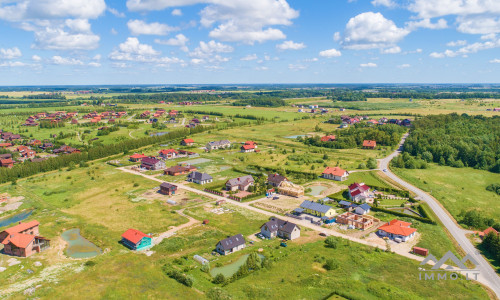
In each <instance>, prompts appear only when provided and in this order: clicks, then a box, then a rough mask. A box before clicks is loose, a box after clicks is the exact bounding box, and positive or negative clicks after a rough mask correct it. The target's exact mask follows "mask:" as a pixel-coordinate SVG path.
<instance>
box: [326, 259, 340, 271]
mask: <svg viewBox="0 0 500 300" xmlns="http://www.w3.org/2000/svg"><path fill="white" fill-rule="evenodd" d="M338 267H339V262H338V261H337V260H336V259H334V258H330V259H327V260H326V263H325V264H324V265H323V268H325V269H327V270H328V271H331V270H335V269H337V268H338Z"/></svg>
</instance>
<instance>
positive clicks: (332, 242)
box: [325, 236, 339, 249]
mask: <svg viewBox="0 0 500 300" xmlns="http://www.w3.org/2000/svg"><path fill="white" fill-rule="evenodd" d="M338 244H339V241H338V238H337V237H334V236H329V237H327V238H326V240H325V246H326V247H328V248H332V249H336V248H337V246H338Z"/></svg>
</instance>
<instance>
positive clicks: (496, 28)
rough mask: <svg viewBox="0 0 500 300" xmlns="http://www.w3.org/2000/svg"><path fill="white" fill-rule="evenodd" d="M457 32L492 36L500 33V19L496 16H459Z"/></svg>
mask: <svg viewBox="0 0 500 300" xmlns="http://www.w3.org/2000/svg"><path fill="white" fill-rule="evenodd" d="M457 22H458V23H459V25H458V27H457V30H458V31H459V32H462V33H468V34H492V33H499V32H500V17H498V16H496V17H493V16H483V15H478V16H460V17H458V18H457Z"/></svg>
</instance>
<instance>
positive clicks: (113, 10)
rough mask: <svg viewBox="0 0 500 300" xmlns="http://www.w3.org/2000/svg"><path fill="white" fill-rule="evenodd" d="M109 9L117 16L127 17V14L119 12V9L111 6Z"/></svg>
mask: <svg viewBox="0 0 500 300" xmlns="http://www.w3.org/2000/svg"><path fill="white" fill-rule="evenodd" d="M108 11H109V12H110V13H111V14H112V15H114V16H115V17H117V18H125V14H124V13H122V12H119V11H118V10H117V9H114V8H111V7H108Z"/></svg>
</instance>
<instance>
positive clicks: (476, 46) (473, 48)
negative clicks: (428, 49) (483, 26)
mask: <svg viewBox="0 0 500 300" xmlns="http://www.w3.org/2000/svg"><path fill="white" fill-rule="evenodd" d="M494 48H500V39H494V40H489V41H486V42H476V43H473V44H469V45H466V46H464V47H461V48H459V49H458V50H456V51H452V50H449V49H447V50H445V51H444V52H432V53H431V54H430V57H433V58H444V57H456V56H463V57H465V56H468V55H469V54H472V53H477V52H479V51H483V50H488V49H494Z"/></svg>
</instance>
